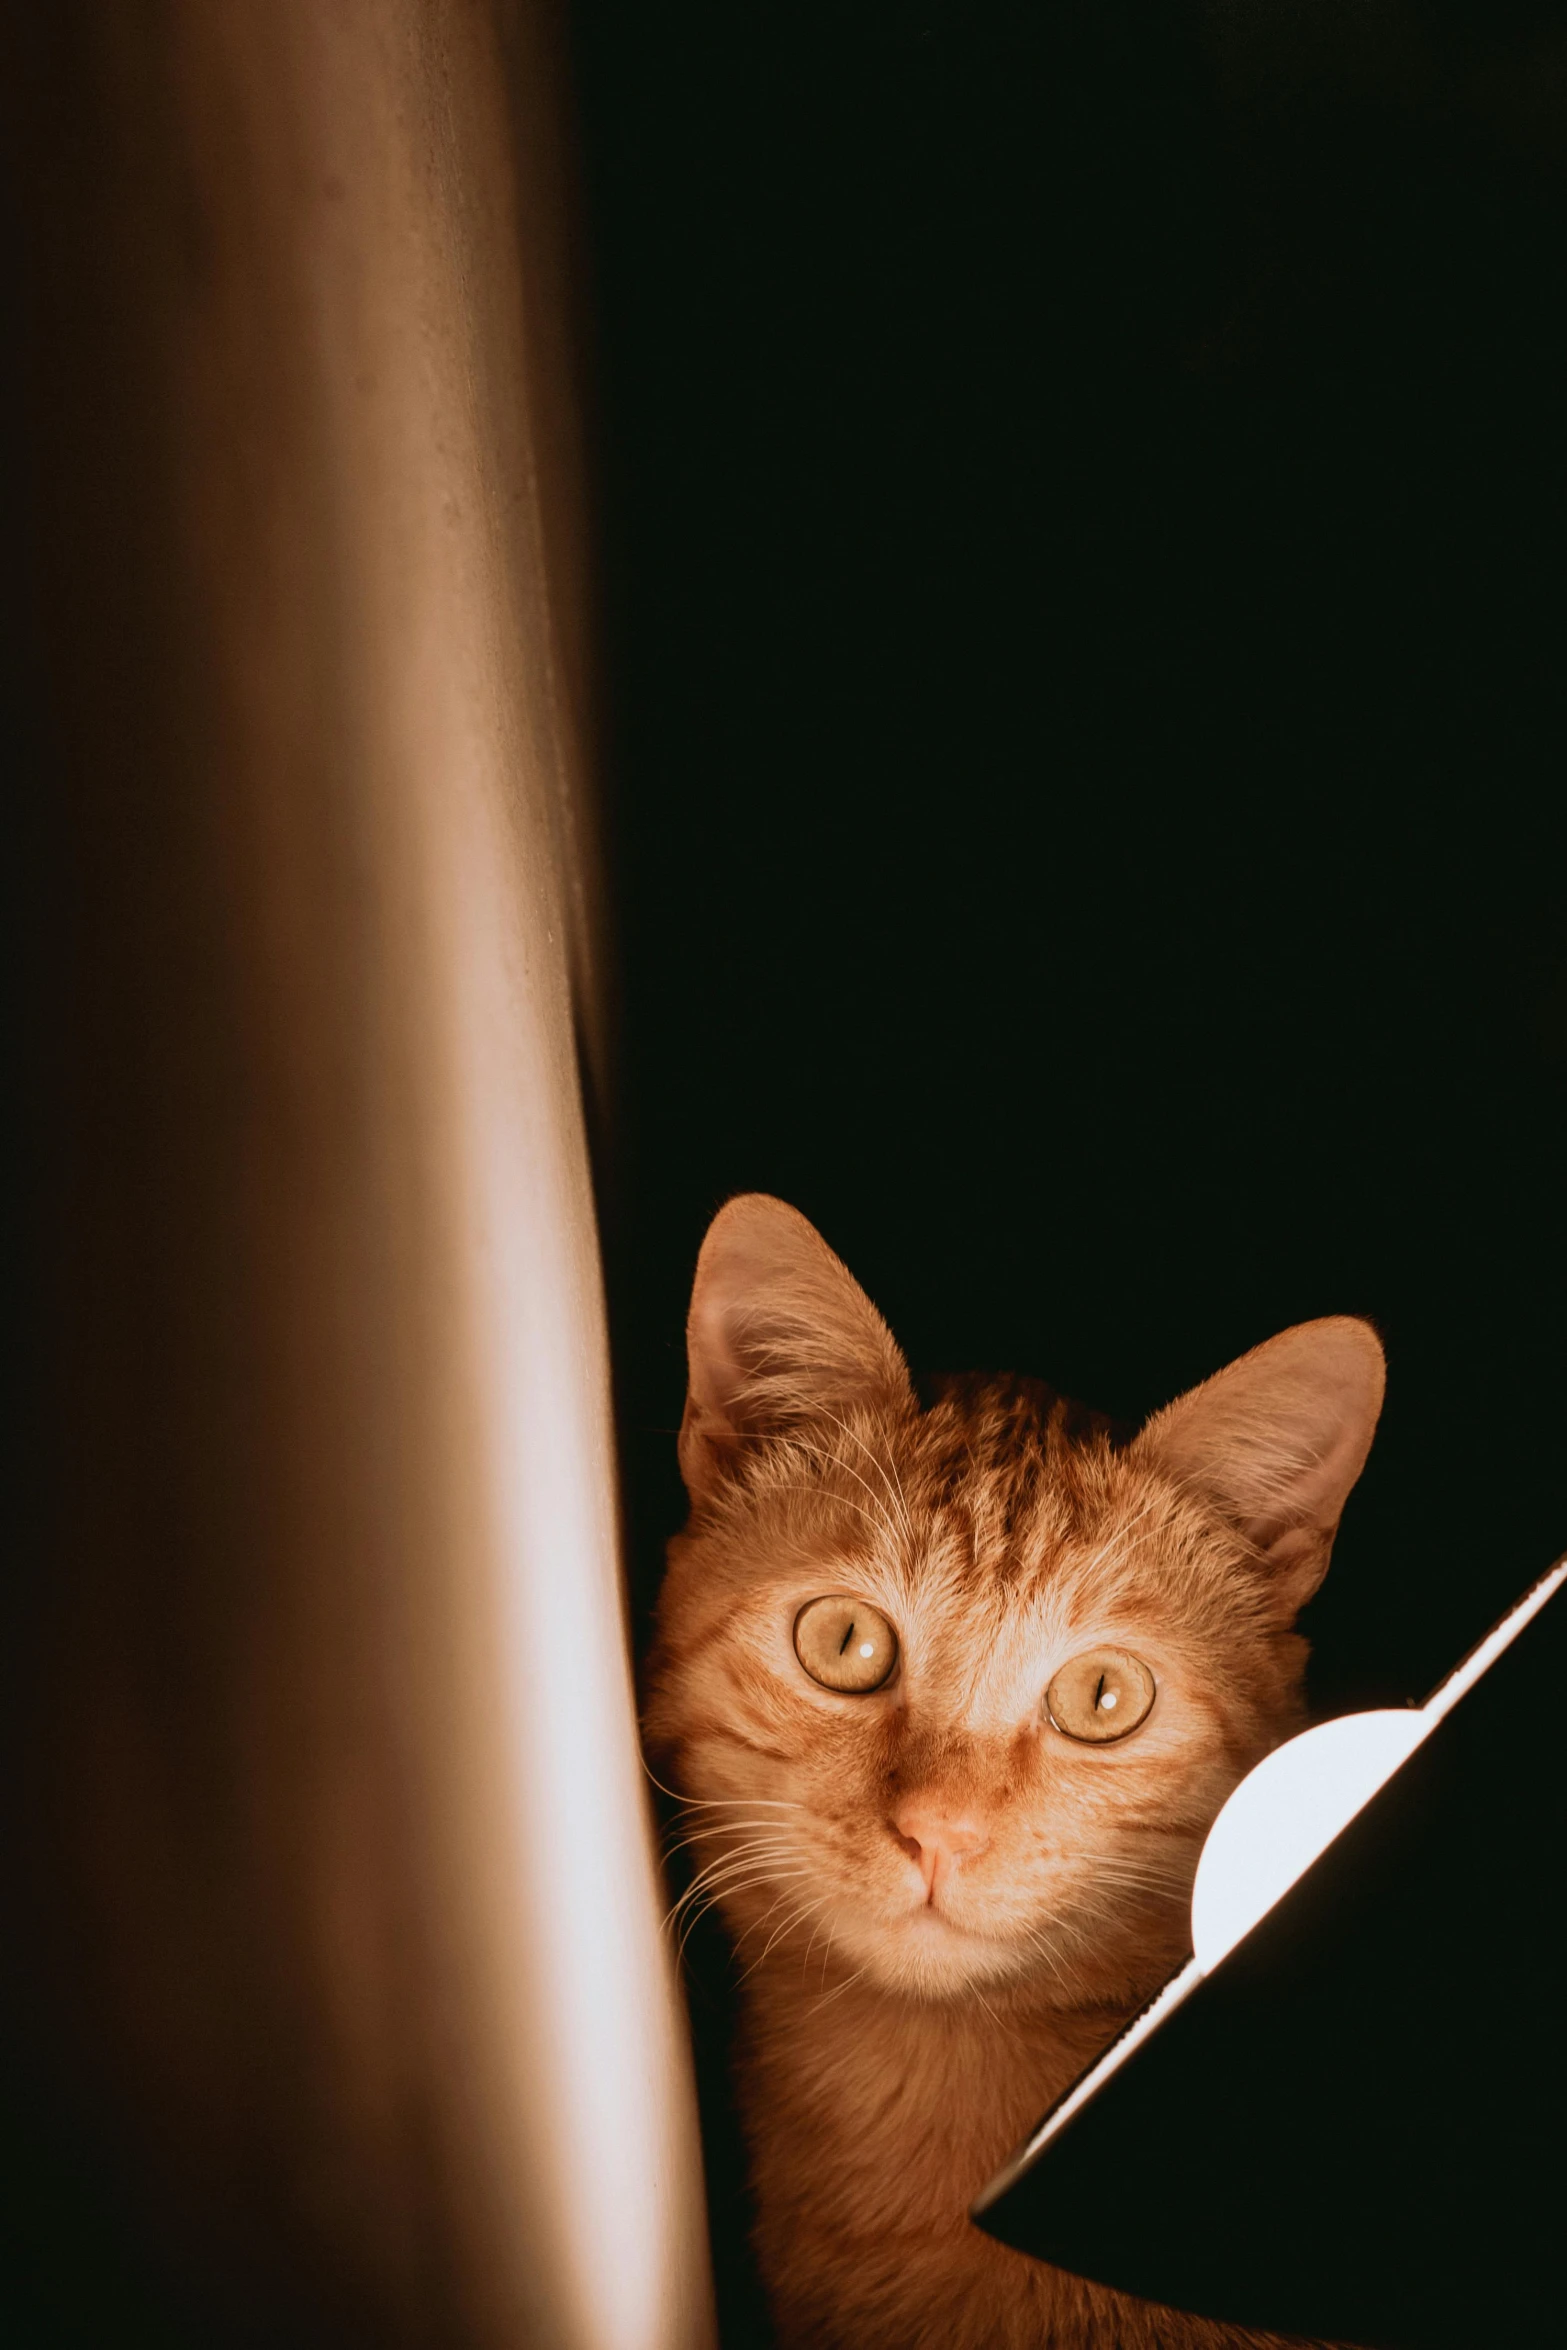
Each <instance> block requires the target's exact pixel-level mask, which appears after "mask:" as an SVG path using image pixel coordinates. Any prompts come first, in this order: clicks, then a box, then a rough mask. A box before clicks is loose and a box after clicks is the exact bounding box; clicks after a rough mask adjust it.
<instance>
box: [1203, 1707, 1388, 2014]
mask: <svg viewBox="0 0 1567 2350" xmlns="http://www.w3.org/2000/svg"><path fill="white" fill-rule="evenodd" d="M1433 1727H1434V1724H1433V1722H1432V1721H1431V1720H1430V1718H1429V1717H1428V1716H1427V1715H1426V1714H1425V1713H1423V1712H1421V1711H1419V1710H1417V1709H1415V1708H1406V1709H1405V1710H1403V1711H1402V1712H1397V1713H1394V1712H1386V1713H1364V1714H1345V1715H1343V1716H1342V1717H1341V1718H1340V1719H1339V1720H1338V1721H1336V1722H1322V1723H1320V1724H1319V1725H1318V1727H1317V1728H1316V1729H1314V1730H1306V1731H1303V1732H1302V1733H1301V1735H1300V1737H1298V1738H1292V1739H1290V1740H1289V1742H1288V1744H1287V1745H1284V1746H1280V1747H1278V1748H1276V1749H1275V1751H1274V1752H1273V1753H1272V1754H1270V1755H1269V1756H1268V1757H1267V1758H1266V1760H1265V1761H1263V1762H1260V1763H1259V1764H1258V1765H1257V1768H1256V1769H1255V1770H1254V1771H1252V1772H1250V1773H1249V1774H1248V1775H1247V1777H1246V1778H1244V1779H1242V1781H1241V1783H1240V1785H1239V1786H1238V1787H1237V1788H1236V1790H1235V1792H1234V1794H1233V1795H1232V1796H1231V1797H1230V1800H1229V1802H1228V1803H1227V1804H1226V1805H1225V1807H1224V1809H1223V1810H1222V1811H1221V1812H1220V1814H1219V1816H1218V1818H1217V1819H1216V1820H1215V1821H1214V1823H1213V1826H1212V1827H1211V1829H1210V1830H1209V1831H1208V1841H1207V1843H1206V1844H1205V1845H1204V1846H1203V1848H1202V1859H1201V1860H1200V1861H1199V1862H1198V1864H1197V1881H1196V1883H1195V1885H1194V1886H1193V1888H1192V1949H1193V1951H1194V1952H1195V1954H1196V1958H1197V1964H1198V1965H1199V1966H1200V1967H1201V1969H1202V1971H1203V1973H1204V1974H1211V1973H1212V1972H1213V1970H1214V1968H1215V1967H1216V1966H1217V1965H1218V1963H1219V1961H1220V1960H1221V1959H1222V1958H1224V1957H1226V1956H1227V1955H1228V1953H1229V1952H1230V1951H1232V1950H1233V1949H1234V1947H1235V1945H1236V1943H1237V1942H1239V1941H1240V1940H1241V1938H1242V1936H1243V1935H1245V1934H1249V1933H1250V1932H1251V1929H1252V1927H1253V1926H1254V1925H1256V1923H1257V1921H1258V1919H1259V1918H1262V1917H1265V1916H1266V1914H1267V1912H1268V1911H1269V1910H1270V1909H1271V1908H1272V1907H1273V1905H1274V1903H1275V1902H1276V1901H1278V1900H1280V1899H1282V1897H1283V1896H1284V1895H1285V1894H1286V1893H1287V1892H1288V1891H1289V1889H1290V1887H1291V1886H1292V1885H1293V1884H1294V1883H1295V1881H1296V1879H1297V1878H1298V1877H1301V1876H1303V1875H1304V1874H1305V1872H1306V1870H1307V1869H1309V1868H1310V1866H1311V1864H1312V1862H1313V1861H1314V1860H1315V1859H1316V1858H1317V1856H1318V1854H1319V1853H1321V1852H1324V1851H1326V1849H1327V1847H1328V1846H1329V1845H1330V1844H1331V1843H1332V1841H1333V1839H1334V1837H1335V1836H1336V1835H1337V1834H1338V1833H1339V1831H1340V1829H1342V1828H1345V1827H1347V1826H1348V1824H1349V1822H1350V1821H1351V1820H1352V1819H1353V1818H1354V1816H1355V1814H1356V1812H1357V1811H1359V1810H1360V1808H1361V1806H1362V1805H1363V1804H1366V1803H1369V1802H1370V1800H1371V1798H1372V1796H1373V1795H1375V1793H1376V1792H1377V1789H1378V1788H1379V1787H1382V1786H1385V1785H1386V1783H1387V1781H1388V1780H1389V1779H1390V1778H1391V1777H1392V1776H1393V1773H1394V1772H1395V1771H1396V1770H1397V1769H1398V1767H1399V1765H1400V1763H1403V1762H1407V1761H1408V1759H1409V1757H1410V1755H1411V1754H1413V1752H1414V1750H1415V1748H1416V1747H1417V1746H1418V1745H1419V1744H1420V1742H1421V1740H1422V1739H1423V1738H1425V1737H1427V1736H1429V1734H1430V1732H1431V1730H1432V1728H1433Z"/></svg>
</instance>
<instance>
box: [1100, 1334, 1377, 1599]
mask: <svg viewBox="0 0 1567 2350" xmlns="http://www.w3.org/2000/svg"><path fill="white" fill-rule="evenodd" d="M1385 1383H1386V1363H1385V1359H1384V1357H1383V1353H1382V1342H1381V1340H1380V1339H1379V1338H1378V1337H1377V1334H1376V1332H1375V1331H1374V1330H1373V1329H1372V1327H1371V1325H1370V1323H1369V1322H1362V1321H1359V1320H1357V1319H1355V1318H1354V1317H1352V1316H1350V1315H1347V1314H1337V1315H1333V1316H1331V1317H1329V1318H1328V1319H1327V1320H1325V1321H1321V1322H1301V1323H1298V1324H1297V1325H1296V1327H1295V1328H1294V1329H1293V1330H1285V1331H1282V1332H1281V1333H1280V1334H1279V1336H1278V1337H1277V1338H1270V1339H1269V1340H1268V1342H1267V1344H1266V1345H1265V1346H1258V1347H1253V1349H1252V1351H1251V1353H1250V1354H1246V1355H1242V1356H1241V1357H1240V1359H1239V1360H1238V1361H1237V1362H1233V1363H1231V1364H1230V1365H1229V1366H1228V1368H1227V1369H1225V1370H1223V1371H1219V1372H1216V1373H1215V1375H1214V1377H1213V1378H1211V1379H1206V1380H1204V1382H1203V1384H1202V1385H1201V1387H1194V1388H1192V1389H1191V1391H1190V1393H1189V1394H1186V1395H1183V1396H1179V1397H1177V1399H1176V1401H1175V1402H1174V1403H1172V1404H1168V1405H1167V1406H1166V1407H1165V1409H1164V1410H1163V1411H1162V1412H1157V1413H1155V1415H1154V1417H1153V1418H1152V1419H1151V1420H1150V1421H1149V1422H1148V1425H1147V1426H1146V1428H1144V1429H1143V1431H1142V1433H1141V1435H1140V1436H1139V1437H1138V1438H1137V1439H1136V1442H1135V1445H1134V1447H1133V1450H1134V1451H1135V1452H1136V1453H1139V1454H1141V1455H1142V1457H1143V1458H1145V1459H1148V1460H1152V1461H1153V1462H1155V1463H1156V1464H1157V1465H1158V1466H1159V1467H1160V1468H1161V1469H1163V1470H1165V1471H1166V1472H1167V1473H1169V1474H1171V1475H1173V1476H1175V1477H1177V1478H1179V1479H1180V1481H1181V1483H1182V1484H1184V1485H1190V1486H1193V1487H1195V1488H1196V1490H1197V1491H1199V1492H1200V1493H1202V1494H1203V1495H1205V1496H1206V1498H1207V1499H1208V1500H1209V1501H1211V1502H1213V1503H1215V1504H1216V1505H1217V1506H1218V1508H1219V1509H1220V1510H1221V1511H1222V1512H1223V1513H1224V1515H1225V1516H1226V1517H1228V1518H1230V1519H1231V1520H1232V1521H1233V1522H1234V1523H1235V1524H1236V1525H1237V1526H1238V1527H1239V1529H1240V1531H1241V1532H1242V1534H1243V1535H1244V1536H1245V1537H1246V1540H1247V1541H1248V1542H1249V1543H1250V1544H1251V1545H1252V1547H1253V1549H1255V1550H1256V1551H1257V1553H1258V1554H1259V1557H1260V1560H1261V1562H1262V1564H1263V1565H1264V1567H1265V1568H1266V1570H1267V1573H1268V1575H1269V1578H1270V1580H1271V1582H1272V1584H1273V1587H1274V1590H1275V1593H1276V1595H1277V1599H1278V1603H1279V1607H1280V1609H1281V1611H1282V1612H1284V1613H1286V1614H1287V1615H1288V1616H1290V1617H1293V1616H1294V1614H1295V1612H1296V1610H1297V1609H1298V1608H1301V1607H1303V1606H1304V1605H1305V1603H1306V1601H1307V1600H1308V1599H1309V1598H1310V1597H1311V1595H1312V1593H1313V1592H1314V1591H1315V1590H1316V1588H1317V1585H1318V1584H1319V1583H1320V1582H1321V1581H1322V1578H1323V1576H1324V1575H1325V1574H1326V1573H1327V1571H1328V1558H1329V1554H1330V1553H1331V1551H1332V1548H1333V1537H1334V1535H1335V1534H1336V1533H1337V1531H1338V1522H1339V1518H1340V1516H1341V1515H1342V1513H1343V1509H1344V1504H1345V1502H1346V1501H1347V1499H1348V1498H1349V1492H1350V1488H1351V1487H1352V1486H1353V1484H1354V1482H1355V1480H1356V1478H1357V1477H1358V1476H1359V1475H1360V1472H1361V1470H1362V1469H1363V1468H1364V1467H1365V1465H1366V1455H1367V1453H1368V1452H1369V1451H1370V1450H1371V1439H1372V1437H1373V1436H1374V1435H1375V1434H1376V1426H1377V1419H1378V1416H1379V1414H1380V1412H1381V1410H1382V1391H1383V1387H1384V1385H1385Z"/></svg>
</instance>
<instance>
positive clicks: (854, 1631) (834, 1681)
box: [794, 1593, 898, 1697]
mask: <svg viewBox="0 0 1567 2350" xmlns="http://www.w3.org/2000/svg"><path fill="white" fill-rule="evenodd" d="M794 1653H795V1655H796V1656H797V1657H798V1658H799V1660H800V1662H801V1664H802V1665H804V1667H805V1669H806V1671H807V1672H808V1673H809V1674H810V1676H811V1679H812V1680H813V1681H820V1683H821V1685H822V1687H823V1688H824V1689H838V1690H842V1691H843V1692H844V1693H845V1694H846V1695H848V1696H851V1697H863V1696H865V1695H866V1694H867V1693H868V1692H869V1691H870V1690H872V1689H879V1688H880V1687H881V1685H882V1683H883V1682H884V1681H886V1680H888V1679H890V1678H891V1674H892V1668H893V1666H894V1665H895V1664H896V1663H897V1661H898V1635H897V1633H896V1632H894V1630H893V1628H892V1626H891V1625H890V1624H889V1623H888V1621H887V1619H886V1617H885V1616H884V1615H880V1614H878V1612H877V1610H876V1609H875V1608H873V1607H867V1606H866V1604H865V1602H864V1600H862V1599H848V1598H845V1597H842V1596H840V1595H839V1594H837V1593H834V1594H833V1595H832V1596H831V1597H830V1598H827V1599H813V1600H810V1601H809V1602H808V1603H807V1604H806V1605H805V1606H804V1607H802V1608H801V1610H800V1612H799V1614H798V1615H797V1616H796V1617H795V1619H794Z"/></svg>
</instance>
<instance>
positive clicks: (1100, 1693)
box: [1094, 1673, 1105, 1713]
mask: <svg viewBox="0 0 1567 2350" xmlns="http://www.w3.org/2000/svg"><path fill="white" fill-rule="evenodd" d="M1104 1693H1105V1677H1104V1675H1103V1673H1101V1674H1100V1676H1099V1681H1098V1686H1097V1687H1096V1688H1095V1690H1094V1711H1095V1713H1097V1712H1098V1711H1099V1708H1100V1706H1101V1705H1102V1704H1103V1702H1104Z"/></svg>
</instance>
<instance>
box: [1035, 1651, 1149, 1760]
mask: <svg viewBox="0 0 1567 2350" xmlns="http://www.w3.org/2000/svg"><path fill="white" fill-rule="evenodd" d="M1153 1701H1154V1677H1153V1675H1152V1673H1150V1672H1149V1670H1148V1667H1147V1666H1146V1665H1145V1664H1144V1663H1143V1661H1142V1659H1141V1658H1140V1657H1135V1656H1133V1655H1132V1654H1131V1653H1130V1652H1129V1651H1128V1650H1127V1649H1124V1648H1085V1649H1084V1651H1083V1653H1082V1655H1081V1656H1074V1657H1073V1659H1072V1661H1071V1663H1070V1664H1066V1665H1063V1666H1062V1667H1061V1670H1060V1672H1059V1673H1057V1675H1056V1677H1055V1679H1054V1680H1053V1681H1052V1682H1051V1684H1050V1686H1049V1688H1048V1689H1047V1690H1046V1691H1045V1705H1046V1708H1047V1709H1048V1711H1049V1715H1050V1719H1051V1721H1052V1722H1053V1723H1054V1724H1055V1726H1056V1728H1057V1729H1058V1730H1059V1731H1061V1732H1062V1734H1063V1735H1064V1736H1065V1737H1068V1738H1080V1739H1081V1740H1082V1741H1083V1742H1084V1744H1085V1745H1088V1746H1108V1745H1109V1744H1110V1742H1111V1740H1112V1739H1115V1738H1125V1737H1127V1736H1129V1735H1130V1733H1131V1732H1132V1731H1133V1730H1135V1729H1136V1728H1137V1727H1138V1725H1139V1723H1141V1722H1145V1721H1146V1720H1147V1719H1148V1714H1149V1709H1150V1708H1151V1706H1152V1704H1153Z"/></svg>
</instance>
